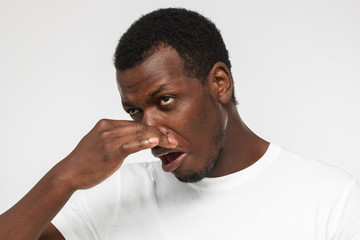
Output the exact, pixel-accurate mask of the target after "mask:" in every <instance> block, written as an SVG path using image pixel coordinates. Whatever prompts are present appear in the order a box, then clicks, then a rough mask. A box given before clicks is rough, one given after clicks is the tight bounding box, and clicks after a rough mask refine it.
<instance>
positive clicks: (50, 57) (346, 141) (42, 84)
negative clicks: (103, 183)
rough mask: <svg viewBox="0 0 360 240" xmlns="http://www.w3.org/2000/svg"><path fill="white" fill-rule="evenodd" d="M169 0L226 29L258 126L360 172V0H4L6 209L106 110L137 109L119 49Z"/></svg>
mask: <svg viewBox="0 0 360 240" xmlns="http://www.w3.org/2000/svg"><path fill="white" fill-rule="evenodd" d="M168 6H181V7H185V8H190V9H193V10H197V11H199V12H200V13H202V14H204V15H205V16H207V17H209V18H210V19H212V20H213V21H214V22H215V24H216V25H217V26H218V28H219V29H220V30H221V32H222V34H223V37H224V40H225V42H226V44H227V46H228V50H229V52H230V58H231V61H232V64H233V70H232V71H233V76H234V79H235V82H236V84H235V87H236V95H237V98H238V100H239V103H240V104H239V106H238V108H239V111H240V114H241V116H242V118H243V119H244V121H245V122H246V124H247V125H248V126H249V127H250V128H251V129H252V130H253V131H255V132H256V133H257V134H258V135H260V136H261V137H263V138H265V139H266V140H268V141H272V142H275V143H278V144H280V145H283V146H285V147H287V148H290V149H292V150H295V151H297V152H300V153H303V154H304V155H306V156H309V157H312V158H315V159H319V160H321V161H324V162H328V163H330V164H333V165H337V166H340V167H342V168H344V169H346V170H347V171H349V172H350V173H352V174H353V175H355V176H357V177H358V178H360V159H359V156H358V149H359V145H360V140H359V134H360V127H359V123H360V110H359V103H360V96H359V90H360V83H359V81H360V44H359V43H360V14H359V13H360V1H350V0H337V1H332V0H330V1H329V0H327V1H321V0H311V1H310V0H295V1H288V0H275V1H266V0H260V1H243V0H240V1H226V0H223V1H194V0H192V1H185V0H183V1H159V0H157V1H156V0H153V1H137V0H135V1H134V0H133V1H126V3H125V1H119V0H118V1H116V0H110V1H90V0H86V1H85V0H76V1H70V0H68V1H49V0H34V1H25V0H20V1H19V0H0V114H1V118H0V212H3V211H4V210H6V209H7V208H9V207H10V206H11V205H13V204H14V203H15V202H16V201H17V200H19V199H20V198H21V197H22V196H23V195H24V194H25V193H26V192H27V191H29V190H30V188H31V187H32V186H33V185H34V184H35V183H36V182H37V181H38V180H39V179H40V178H41V177H42V176H43V175H44V174H45V173H46V172H47V171H48V170H49V169H50V168H51V167H52V166H53V165H54V164H56V163H57V162H58V161H60V160H61V159H63V158H64V157H65V156H66V155H67V154H68V153H69V152H70V151H71V150H72V149H73V148H74V147H75V146H76V144H77V142H78V141H79V140H80V139H81V138H82V136H83V135H85V134H86V133H87V132H88V131H89V130H90V129H91V128H92V127H93V125H94V124H95V123H96V122H97V121H98V120H99V119H101V118H112V119H129V118H128V117H127V116H126V114H125V113H124V112H123V110H122V107H121V105H120V97H119V94H118V92H117V88H116V83H115V70H114V68H113V66H112V54H113V52H114V49H115V46H116V44H117V41H118V39H119V37H120V36H121V34H122V33H123V32H124V31H125V30H126V29H127V28H128V27H129V25H130V24H131V23H132V22H133V21H134V20H135V19H137V18H138V17H139V16H140V15H142V14H144V13H147V12H149V11H151V10H154V9H157V8H159V7H168ZM144 159H145V160H153V158H152V156H151V155H149V152H148V151H144V152H140V153H138V154H135V155H133V156H131V157H129V158H128V159H127V160H126V162H130V161H139V160H144Z"/></svg>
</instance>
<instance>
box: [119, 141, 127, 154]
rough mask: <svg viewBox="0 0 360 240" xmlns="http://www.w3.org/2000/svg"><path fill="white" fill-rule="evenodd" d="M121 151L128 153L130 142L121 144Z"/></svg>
mask: <svg viewBox="0 0 360 240" xmlns="http://www.w3.org/2000/svg"><path fill="white" fill-rule="evenodd" d="M119 151H120V152H121V153H122V154H128V151H129V142H126V143H124V144H121V145H120V147H119Z"/></svg>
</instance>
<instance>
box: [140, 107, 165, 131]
mask: <svg viewBox="0 0 360 240" xmlns="http://www.w3.org/2000/svg"><path fill="white" fill-rule="evenodd" d="M143 111H144V113H143V119H142V121H143V123H145V124H146V125H149V126H153V127H157V128H159V129H160V130H161V128H162V129H163V130H161V131H162V132H163V133H164V134H166V133H165V131H166V129H165V127H163V124H164V121H165V119H162V117H161V115H160V114H161V113H159V111H157V110H156V109H146V110H143Z"/></svg>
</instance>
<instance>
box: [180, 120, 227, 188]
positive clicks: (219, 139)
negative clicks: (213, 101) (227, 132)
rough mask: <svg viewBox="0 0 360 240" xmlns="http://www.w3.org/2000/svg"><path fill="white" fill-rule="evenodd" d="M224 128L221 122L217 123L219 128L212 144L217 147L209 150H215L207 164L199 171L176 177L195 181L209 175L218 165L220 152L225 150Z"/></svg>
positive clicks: (181, 180) (181, 179)
mask: <svg viewBox="0 0 360 240" xmlns="http://www.w3.org/2000/svg"><path fill="white" fill-rule="evenodd" d="M223 136H224V133H223V130H222V127H221V124H219V123H218V124H217V130H216V131H215V132H214V135H213V142H214V144H213V145H212V146H213V147H214V148H215V149H210V150H209V152H212V151H213V152H214V153H213V154H212V155H211V156H209V157H208V158H207V159H206V162H205V166H204V167H203V168H202V169H200V170H198V171H197V172H190V173H188V174H184V175H182V176H176V178H177V179H178V180H179V181H180V182H184V183H195V182H198V181H200V180H201V179H203V178H205V177H206V176H208V174H209V173H210V172H211V170H212V169H213V168H214V167H215V166H216V163H217V162H218V161H219V158H220V154H221V152H222V150H223V148H222V143H223Z"/></svg>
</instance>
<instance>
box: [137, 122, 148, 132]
mask: <svg viewBox="0 0 360 240" xmlns="http://www.w3.org/2000/svg"><path fill="white" fill-rule="evenodd" d="M135 125H136V128H137V129H138V130H139V131H146V130H147V125H146V124H145V123H142V122H135Z"/></svg>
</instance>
